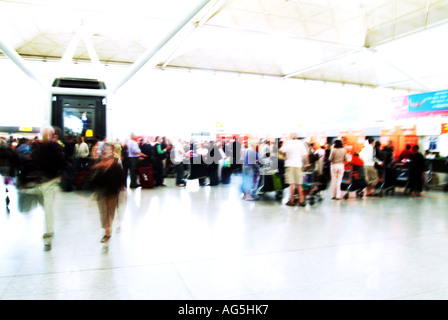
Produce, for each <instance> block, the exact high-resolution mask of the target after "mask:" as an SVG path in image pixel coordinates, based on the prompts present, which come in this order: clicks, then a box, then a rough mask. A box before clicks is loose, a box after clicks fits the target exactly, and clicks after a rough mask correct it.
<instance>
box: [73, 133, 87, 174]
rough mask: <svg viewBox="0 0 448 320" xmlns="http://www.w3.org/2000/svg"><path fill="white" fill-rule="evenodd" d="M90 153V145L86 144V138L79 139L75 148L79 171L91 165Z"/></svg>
mask: <svg viewBox="0 0 448 320" xmlns="http://www.w3.org/2000/svg"><path fill="white" fill-rule="evenodd" d="M89 153H90V151H89V145H88V144H87V143H86V142H85V140H84V137H78V139H77V141H76V146H75V159H76V162H77V168H76V169H77V170H82V169H85V168H86V167H87V165H88V163H89Z"/></svg>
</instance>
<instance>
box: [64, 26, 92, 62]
mask: <svg viewBox="0 0 448 320" xmlns="http://www.w3.org/2000/svg"><path fill="white" fill-rule="evenodd" d="M81 39H82V40H83V41H84V44H85V45H86V48H87V52H88V53H89V57H90V60H91V61H92V63H93V64H96V65H99V64H100V59H99V58H98V54H97V52H96V50H95V47H94V46H93V43H92V39H90V36H89V33H88V32H87V29H86V27H85V26H84V21H81V25H80V26H79V28H78V30H77V31H76V33H75V35H74V36H73V38H72V40H71V41H70V43H69V45H68V47H67V49H66V50H65V52H64V55H63V56H62V59H61V60H60V62H61V63H70V62H71V61H72V60H73V56H74V55H75V52H76V49H77V48H78V45H79V42H80V41H81Z"/></svg>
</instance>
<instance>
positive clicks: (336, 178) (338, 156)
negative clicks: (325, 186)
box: [328, 140, 364, 200]
mask: <svg viewBox="0 0 448 320" xmlns="http://www.w3.org/2000/svg"><path fill="white" fill-rule="evenodd" d="M328 160H329V161H330V163H331V188H330V189H331V199H332V200H341V199H342V192H341V184H342V179H343V178H344V171H345V162H346V161H347V151H346V150H345V148H344V145H343V144H342V141H341V140H336V141H335V142H334V148H333V150H331V153H330V158H329V159H328ZM363 164H364V163H363Z"/></svg>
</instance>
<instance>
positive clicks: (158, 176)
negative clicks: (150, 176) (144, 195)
mask: <svg viewBox="0 0 448 320" xmlns="http://www.w3.org/2000/svg"><path fill="white" fill-rule="evenodd" d="M154 178H155V182H156V187H158V186H161V185H162V184H163V180H164V178H165V174H164V172H163V161H162V160H161V159H156V160H155V161H154Z"/></svg>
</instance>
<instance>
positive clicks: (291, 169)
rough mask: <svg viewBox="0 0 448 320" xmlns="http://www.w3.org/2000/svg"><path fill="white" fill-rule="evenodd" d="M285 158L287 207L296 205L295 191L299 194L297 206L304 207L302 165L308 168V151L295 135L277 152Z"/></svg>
mask: <svg viewBox="0 0 448 320" xmlns="http://www.w3.org/2000/svg"><path fill="white" fill-rule="evenodd" d="M279 151H280V152H281V153H282V154H283V156H284V157H285V159H286V160H285V167H286V183H287V184H289V185H290V187H289V188H290V193H291V196H290V199H289V201H288V202H287V203H286V205H288V206H294V205H295V204H296V201H295V194H296V190H297V192H298V194H299V205H300V206H301V207H304V206H305V205H306V203H305V197H304V195H303V188H302V184H303V172H302V171H303V164H304V163H306V165H305V166H306V167H308V166H309V159H308V150H307V149H306V147H305V144H304V143H303V141H301V140H299V138H298V136H297V134H292V135H291V140H288V141H286V142H285V143H284V144H283V146H282V147H281V148H280V150H279Z"/></svg>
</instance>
